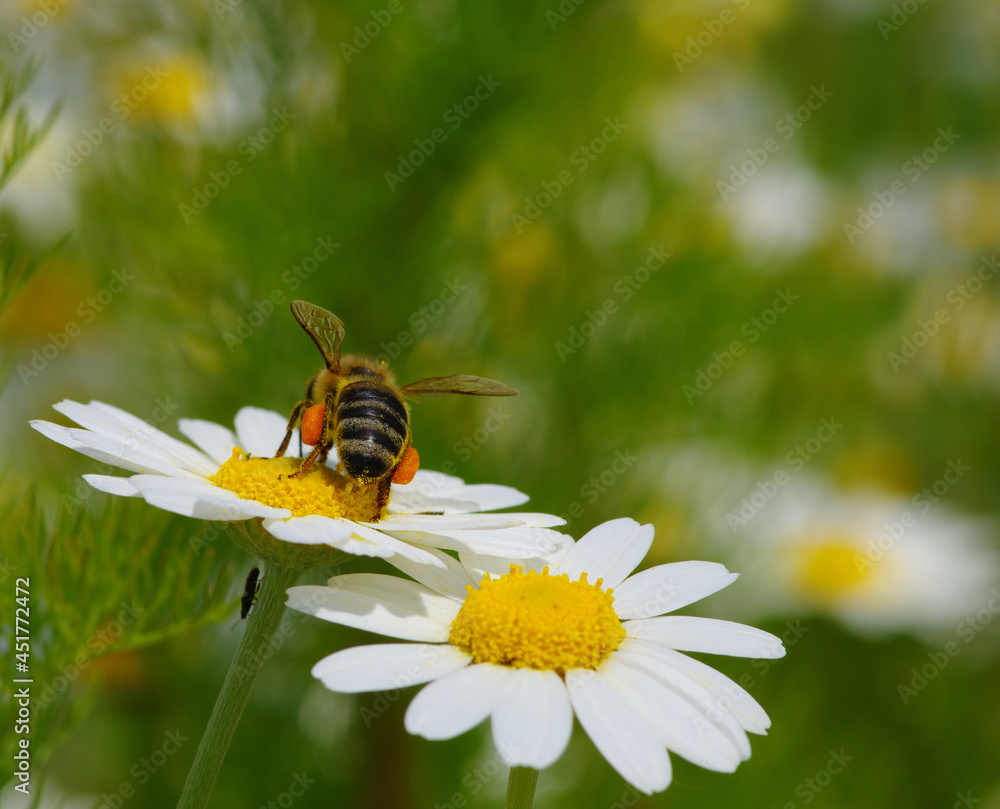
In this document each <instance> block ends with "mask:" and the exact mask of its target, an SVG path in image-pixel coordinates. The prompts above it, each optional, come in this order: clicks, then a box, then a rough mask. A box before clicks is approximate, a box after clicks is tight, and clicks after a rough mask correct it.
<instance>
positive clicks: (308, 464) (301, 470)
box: [288, 443, 323, 478]
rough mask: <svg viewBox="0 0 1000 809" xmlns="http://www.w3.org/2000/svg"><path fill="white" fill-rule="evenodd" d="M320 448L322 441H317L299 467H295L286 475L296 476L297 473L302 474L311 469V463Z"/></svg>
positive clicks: (314, 460)
mask: <svg viewBox="0 0 1000 809" xmlns="http://www.w3.org/2000/svg"><path fill="white" fill-rule="evenodd" d="M322 449H323V444H322V443H319V444H317V445H316V446H315V447H313V448H312V452H310V453H309V454H308V455H306V459H305V460H304V461H303V462H302V464H301V465H300V466H299V468H298V469H296V470H295V471H294V472H292V474H290V475H289V476H288V477H290V478H297V477H298V476H299V475H304V474H305V473H306V472H308V471H309V470H310V469H312V465H313V464H314V463H315V462H316V457H317V456H318V455H319V453H320V451H321V450H322Z"/></svg>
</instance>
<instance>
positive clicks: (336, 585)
mask: <svg viewBox="0 0 1000 809" xmlns="http://www.w3.org/2000/svg"><path fill="white" fill-rule="evenodd" d="M286 603H287V604H288V606H289V607H291V608H292V609H296V610H298V611H299V612H305V613H308V614H309V615H315V616H316V617H317V618H322V619H323V620H324V621H331V622H333V623H335V624H343V625H344V626H353V627H355V628H356V629H364V630H366V631H368V632H376V633H379V634H381V635H387V636H389V637H390V638H399V639H400V640H414V641H423V642H426V643H443V642H445V641H446V640H448V633H449V632H450V631H451V622H452V621H453V620H455V616H456V615H458V610H459V608H460V607H461V604H459V603H458V602H457V601H454V600H453V599H450V598H445V597H444V596H442V595H439V594H438V593H435V592H434V591H433V590H430V589H428V588H427V587H424V586H423V585H422V584H418V583H417V582H415V581H407V580H406V579H400V578H397V577H395V576H383V575H378V574H374V573H348V574H345V575H343V576H335V577H334V578H332V579H330V584H329V585H327V586H326V587H317V586H314V585H303V586H299V587H291V588H289V590H288V601H287V602H286Z"/></svg>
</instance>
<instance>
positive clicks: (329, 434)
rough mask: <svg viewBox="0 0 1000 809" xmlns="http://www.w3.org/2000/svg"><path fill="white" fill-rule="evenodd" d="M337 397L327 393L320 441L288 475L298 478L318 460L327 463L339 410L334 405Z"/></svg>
mask: <svg viewBox="0 0 1000 809" xmlns="http://www.w3.org/2000/svg"><path fill="white" fill-rule="evenodd" d="M335 398H336V397H335V395H334V394H333V393H328V394H327V395H326V400H325V401H324V407H323V431H322V432H321V433H320V435H319V441H318V442H317V443H316V446H314V447H313V448H312V452H310V453H309V454H308V455H307V456H306V459H305V460H304V461H303V462H302V465H301V466H299V468H298V469H296V470H295V471H294V472H292V474H290V475H289V476H288V477H290V478H297V477H298V476H299V475H304V474H305V473H306V472H308V471H309V470H310V469H311V468H312V465H313V464H314V463H316V462H317V461H319V462H320V463H326V455H327V453H328V452H329V451H330V447H332V446H333V432H334V430H333V418H334V415H335V414H336V412H337V410H336V407H335V406H334V405H335V401H334V400H335ZM303 404H304V402H303Z"/></svg>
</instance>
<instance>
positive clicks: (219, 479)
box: [209, 447, 379, 522]
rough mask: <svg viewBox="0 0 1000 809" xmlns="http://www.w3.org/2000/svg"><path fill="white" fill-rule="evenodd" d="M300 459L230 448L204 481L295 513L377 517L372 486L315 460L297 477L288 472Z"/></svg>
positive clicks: (360, 518)
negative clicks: (256, 454) (258, 455)
mask: <svg viewBox="0 0 1000 809" xmlns="http://www.w3.org/2000/svg"><path fill="white" fill-rule="evenodd" d="M301 464H302V459H301V458H251V457H250V455H248V454H246V453H244V452H243V449H242V448H241V447H235V448H234V449H233V456H232V457H231V458H230V459H229V460H228V461H226V462H225V463H224V464H223V465H222V466H221V467H220V468H219V471H218V472H216V473H215V474H214V475H212V477H210V478H209V480H210V481H211V482H212V483H214V484H215V485H216V486H219V487H220V488H223V489H228V490H229V491H231V492H233V493H234V494H237V495H239V496H240V497H242V498H244V499H246V500H256V501H257V502H258V503H263V504H264V505H265V506H271V507H273V508H287V509H289V510H290V511H291V512H292V514H293V516H295V517H306V516H308V515H310V514H320V515H322V516H324V517H334V518H337V517H345V518H347V519H349V520H358V521H361V522H371V521H374V520H377V519H378V517H379V511H378V504H377V499H378V494H377V488H378V487H377V486H359V485H357V484H355V483H353V482H352V481H349V480H348V479H347V478H345V477H344V476H343V475H340V474H338V473H337V472H335V471H334V470H332V469H331V468H330V467H328V466H321V465H319V464H317V465H316V466H314V467H313V468H312V469H310V470H309V471H308V472H307V473H306V474H304V475H302V476H301V477H297V478H293V477H291V475H292V473H293V472H295V471H297V470H298V468H299V466H300V465H301Z"/></svg>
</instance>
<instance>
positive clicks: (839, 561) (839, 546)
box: [795, 537, 875, 603]
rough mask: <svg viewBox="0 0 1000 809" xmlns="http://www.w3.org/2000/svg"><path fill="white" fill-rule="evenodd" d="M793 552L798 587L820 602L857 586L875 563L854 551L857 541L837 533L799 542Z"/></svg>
mask: <svg viewBox="0 0 1000 809" xmlns="http://www.w3.org/2000/svg"><path fill="white" fill-rule="evenodd" d="M795 553H796V556H797V558H796V559H795V573H796V576H797V578H798V585H799V587H800V588H801V589H802V590H803V591H804V593H805V594H806V595H808V596H810V597H812V598H813V599H815V600H817V601H822V602H824V603H828V602H830V601H835V600H837V599H839V598H841V597H842V596H844V595H847V594H848V593H850V592H851V591H853V590H857V589H859V588H860V587H861V586H862V585H863V584H864V582H865V581H866V580H867V578H868V576H869V575H870V574H871V570H872V567H873V566H874V564H875V563H873V562H871V561H869V559H868V558H867V557H865V555H864V554H862V553H859V552H858V545H857V543H855V542H851V541H850V540H847V539H841V538H839V537H830V538H825V539H823V540H822V541H820V542H816V543H810V544H808V545H806V546H805V547H802V546H799V547H797V548H796V550H795Z"/></svg>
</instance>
